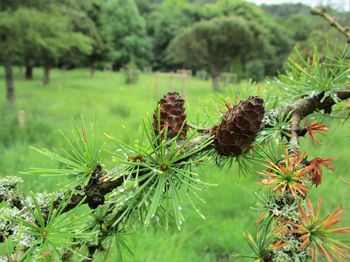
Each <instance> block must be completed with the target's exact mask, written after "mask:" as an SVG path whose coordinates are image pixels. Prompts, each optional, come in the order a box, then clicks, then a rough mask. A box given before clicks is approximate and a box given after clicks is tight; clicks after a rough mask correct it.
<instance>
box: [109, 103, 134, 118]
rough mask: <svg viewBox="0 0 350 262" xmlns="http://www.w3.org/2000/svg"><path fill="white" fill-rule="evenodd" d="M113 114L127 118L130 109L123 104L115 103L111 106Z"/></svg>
mask: <svg viewBox="0 0 350 262" xmlns="http://www.w3.org/2000/svg"><path fill="white" fill-rule="evenodd" d="M109 110H110V112H111V113H112V114H113V115H117V116H120V117H122V118H127V117H129V115H130V111H129V109H128V108H127V107H125V106H122V105H114V106H111V107H110V108H109Z"/></svg>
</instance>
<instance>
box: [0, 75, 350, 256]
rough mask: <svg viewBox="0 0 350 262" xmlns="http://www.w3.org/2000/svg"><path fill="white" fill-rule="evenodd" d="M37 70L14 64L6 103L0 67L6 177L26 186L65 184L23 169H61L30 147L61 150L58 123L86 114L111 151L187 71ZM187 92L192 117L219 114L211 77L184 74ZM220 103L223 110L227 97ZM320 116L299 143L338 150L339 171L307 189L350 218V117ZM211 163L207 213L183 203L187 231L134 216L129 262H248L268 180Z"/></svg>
mask: <svg viewBox="0 0 350 262" xmlns="http://www.w3.org/2000/svg"><path fill="white" fill-rule="evenodd" d="M41 74H42V72H41V70H40V71H39V70H36V71H35V72H34V80H32V81H28V80H24V78H23V77H22V72H21V70H20V69H19V68H16V69H15V87H16V106H15V107H9V106H8V105H7V103H6V101H5V81H4V80H3V79H4V76H3V72H2V71H1V72H0V79H1V80H2V81H0V113H1V114H0V175H1V176H7V175H18V176H21V177H23V179H24V183H23V184H22V185H21V191H23V192H28V191H34V192H41V191H45V190H46V191H49V192H51V191H55V190H59V188H60V186H62V185H60V183H64V178H62V177H47V176H35V175H29V174H23V173H22V172H25V171H28V169H29V168H30V167H56V166H57V163H55V162H52V161H51V160H50V159H47V158H46V157H45V156H42V155H40V154H39V153H37V152H36V151H35V150H33V149H32V148H31V147H39V148H42V147H45V148H48V149H50V150H53V151H59V149H60V148H64V146H65V144H64V140H63V139H62V136H61V135H60V133H59V132H58V130H62V131H63V132H64V133H66V134H67V135H68V136H70V135H71V130H72V128H73V125H74V122H77V123H79V119H80V118H81V115H83V116H84V119H85V120H86V121H87V122H90V121H93V120H94V121H96V122H97V125H98V136H99V140H100V141H101V144H103V147H104V148H105V149H106V150H113V149H114V148H113V145H112V144H111V143H110V141H109V140H108V138H107V137H106V136H105V133H107V134H110V135H113V136H115V137H117V138H119V139H121V140H123V141H124V142H129V143H132V141H133V139H134V138H136V136H137V131H138V127H139V125H140V123H141V119H142V118H143V117H147V116H148V115H152V114H153V111H154V108H155V105H156V103H157V100H158V99H159V97H160V95H161V94H163V93H165V92H167V91H170V90H168V88H169V86H172V87H173V89H175V90H176V91H179V92H180V93H182V92H183V91H184V88H183V82H182V80H181V79H173V80H172V81H173V82H172V84H169V81H170V80H169V79H168V78H167V77H163V78H162V77H161V78H160V79H158V88H156V81H157V80H156V77H155V75H154V74H152V73H148V74H147V73H143V74H141V75H140V77H139V81H138V82H137V83H135V84H130V85H127V84H125V83H124V82H125V81H124V76H123V74H122V73H116V72H97V73H96V76H95V78H94V79H91V78H90V77H89V71H88V70H85V69H81V70H80V69H79V70H72V71H63V70H53V71H52V81H51V83H50V85H49V86H47V87H44V86H43V85H42V83H41V79H42V75H41ZM243 88H246V87H245V84H242V85H238V84H233V85H231V86H230V88H229V89H227V91H226V92H225V93H224V94H221V96H222V97H225V96H226V95H227V94H230V96H231V101H234V99H235V96H236V95H237V94H239V93H241V92H240V90H241V89H243ZM261 88H262V89H264V88H265V89H266V90H262V91H261V93H262V95H263V96H264V95H266V96H268V95H269V94H271V92H274V93H276V92H278V90H276V89H274V88H270V87H269V84H268V83H265V84H264V85H262V86H261ZM244 93H246V94H248V93H249V92H244ZM185 95H186V97H187V100H186V104H187V114H188V119H189V121H190V122H194V123H197V124H205V123H206V119H207V117H208V116H210V118H211V121H214V122H215V119H216V120H217V121H219V119H218V118H216V117H217V113H214V109H213V108H214V106H213V104H212V100H215V101H218V99H216V97H218V96H219V95H217V94H213V93H212V86H211V82H210V81H203V80H199V79H196V78H191V79H188V80H187V89H186V92H185ZM242 98H245V97H242ZM220 107H221V109H224V104H222V105H220ZM18 111H21V112H22V114H24V115H25V126H24V127H22V128H21V127H20V126H19V125H18V120H17V118H18ZM319 120H320V121H322V122H325V123H326V124H327V125H328V127H329V128H330V131H329V133H328V134H327V135H325V136H322V135H318V137H319V139H320V141H321V144H320V145H317V144H315V143H313V142H311V139H310V138H309V137H306V138H302V148H303V149H304V150H305V151H307V152H308V154H309V155H310V157H315V156H320V157H327V158H328V157H334V158H336V160H335V161H334V167H335V169H336V172H335V173H328V172H327V171H325V172H324V180H323V183H322V184H321V185H320V186H319V187H318V188H313V189H312V192H311V196H312V199H313V201H316V200H317V199H318V197H319V196H322V199H323V210H324V213H323V214H326V213H329V212H331V211H333V210H334V209H335V208H336V207H337V206H339V205H341V206H342V207H343V208H344V209H345V213H344V215H343V217H344V221H343V225H349V224H350V201H349V197H350V193H349V192H350V184H346V183H345V182H344V181H343V180H342V179H341V177H347V178H349V177H350V174H349V170H350V162H349V160H350V137H349V135H350V132H349V131H350V124H349V121H348V122H343V121H339V120H336V119H331V118H330V117H327V116H325V117H322V118H320V119H319ZM309 121H310V122H311V121H312V117H310V119H309ZM103 158H104V160H103V164H104V165H105V166H106V167H107V168H112V167H113V162H112V160H111V156H110V155H109V154H108V153H107V152H104V153H103ZM214 163H215V159H214V160H213V161H212V162H211V163H207V164H206V165H204V166H201V167H198V170H197V172H198V173H200V174H201V175H202V176H203V178H202V180H203V181H206V182H209V183H213V184H217V186H213V187H209V188H208V190H206V191H203V192H202V195H201V196H202V197H203V198H204V199H205V200H206V202H207V203H206V204H199V205H198V206H199V208H200V210H201V211H202V213H203V214H204V215H205V217H206V219H202V218H201V217H199V216H198V215H197V213H196V212H194V211H193V210H192V209H191V208H190V207H187V206H185V207H184V209H185V212H184V213H185V217H186V223H185V224H184V226H183V228H182V230H181V231H178V230H177V229H176V228H175V226H174V227H173V228H171V229H170V230H169V232H168V233H165V232H164V231H163V230H162V229H160V228H149V229H148V230H147V232H145V231H144V230H143V229H141V228H140V227H139V226H138V225H136V223H135V226H132V227H131V229H130V232H128V234H127V235H126V239H127V243H128V245H129V247H130V249H131V250H132V252H133V255H130V254H128V253H127V252H124V254H125V261H142V262H151V261H167V262H171V261H174V262H175V261H176V262H178V261H191V262H196V261H201V262H203V261H246V260H245V259H244V258H237V257H236V256H235V254H244V255H249V254H250V250H249V246H248V244H247V243H246V242H245V239H244V236H243V233H244V232H245V231H252V230H254V227H255V225H256V219H257V217H258V215H259V214H258V213H257V212H256V211H255V210H254V209H253V208H254V207H255V205H256V202H257V199H256V198H255V195H254V192H256V191H258V190H259V189H261V188H262V186H261V185H259V183H258V181H259V175H258V174H257V173H255V174H248V175H242V174H240V173H239V171H238V166H237V165H236V164H233V165H232V166H231V167H227V166H226V167H220V168H219V167H216V166H215V164H214ZM257 171H258V170H257ZM343 239H344V240H349V239H347V238H346V237H345V238H344V237H343ZM113 252H116V251H115V250H113V248H112V253H111V255H110V258H109V261H115V260H114V259H113ZM101 259H102V258H101ZM248 261H249V260H248Z"/></svg>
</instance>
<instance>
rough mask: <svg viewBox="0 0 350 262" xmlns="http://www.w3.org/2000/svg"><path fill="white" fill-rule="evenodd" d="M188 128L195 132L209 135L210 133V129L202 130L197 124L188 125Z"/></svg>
mask: <svg viewBox="0 0 350 262" xmlns="http://www.w3.org/2000/svg"><path fill="white" fill-rule="evenodd" d="M187 126H188V127H189V128H191V129H193V130H195V131H197V132H198V133H209V132H210V128H201V127H198V126H196V125H195V124H191V123H187Z"/></svg>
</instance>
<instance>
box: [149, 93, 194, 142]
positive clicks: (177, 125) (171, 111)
mask: <svg viewBox="0 0 350 262" xmlns="http://www.w3.org/2000/svg"><path fill="white" fill-rule="evenodd" d="M184 103H185V100H184V99H182V98H181V96H180V95H179V94H178V93H176V92H169V93H167V94H166V95H165V96H164V97H163V98H162V99H160V100H159V102H158V104H159V106H160V130H161V132H163V130H164V129H165V128H168V135H167V139H171V138H174V137H176V136H177V135H178V134H179V136H178V138H179V139H185V138H186V134H187V130H188V125H187V124H186V114H185V107H184ZM181 128H182V129H181ZM153 129H154V132H155V134H156V135H157V136H158V134H159V130H158V109H156V110H155V112H154V114H153ZM162 139H164V137H163V136H162Z"/></svg>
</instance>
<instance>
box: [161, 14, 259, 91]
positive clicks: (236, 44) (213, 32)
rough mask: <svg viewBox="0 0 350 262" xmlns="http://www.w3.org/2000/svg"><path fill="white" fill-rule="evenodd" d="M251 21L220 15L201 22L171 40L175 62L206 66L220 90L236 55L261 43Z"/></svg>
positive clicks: (246, 51) (240, 56)
mask: <svg viewBox="0 0 350 262" xmlns="http://www.w3.org/2000/svg"><path fill="white" fill-rule="evenodd" d="M262 44H263V43H261V42H260V41H259V39H255V38H254V32H252V30H251V29H250V28H249V22H248V21H246V20H244V19H243V18H240V17H220V18H214V19H212V20H208V21H203V22H198V23H196V24H194V25H193V26H192V27H190V28H188V29H187V30H185V31H184V32H182V33H180V34H179V35H178V36H176V38H175V39H174V40H173V41H172V42H171V44H170V47H169V50H168V52H169V54H170V55H171V56H172V58H173V60H174V61H175V62H176V63H183V64H185V65H186V66H190V67H192V68H205V69H206V70H208V72H209V74H210V75H211V77H212V80H213V88H214V90H215V91H219V77H220V75H221V73H222V72H223V71H224V70H226V69H227V68H228V67H229V66H230V64H231V63H232V60H233V59H235V58H242V59H243V58H245V57H246V56H248V55H249V54H251V53H252V52H255V50H257V47H258V46H259V45H260V46H261V45H262Z"/></svg>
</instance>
